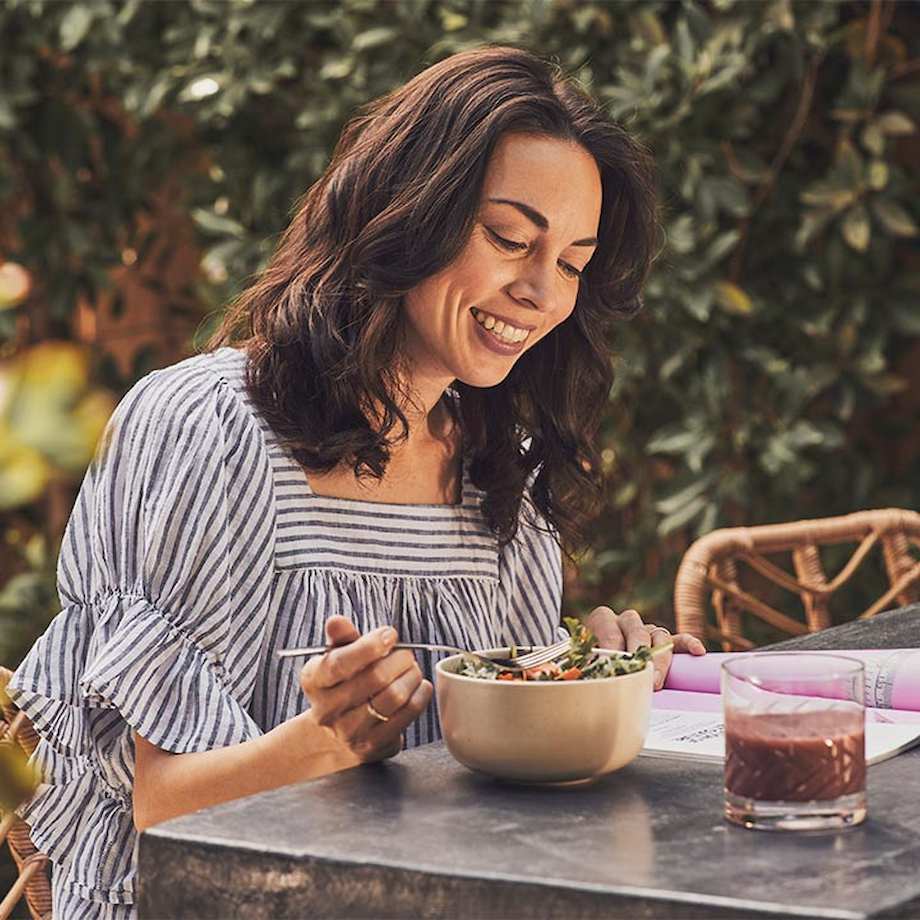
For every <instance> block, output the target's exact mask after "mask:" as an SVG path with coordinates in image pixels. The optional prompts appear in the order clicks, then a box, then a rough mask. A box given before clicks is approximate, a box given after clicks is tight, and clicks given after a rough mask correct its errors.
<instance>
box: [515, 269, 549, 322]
mask: <svg viewBox="0 0 920 920" xmlns="http://www.w3.org/2000/svg"><path fill="white" fill-rule="evenodd" d="M520 266H521V269H520V272H519V273H518V275H517V277H516V278H515V279H514V280H513V281H512V282H511V284H510V285H508V293H509V294H510V295H511V296H512V297H513V298H514V299H515V300H518V301H521V302H522V303H525V304H527V305H528V306H529V307H531V308H533V309H535V310H540V311H541V312H544V313H545V312H548V311H550V310H552V308H553V283H554V277H553V272H554V271H555V266H554V265H550V264H548V260H547V259H527V260H526V262H522V263H520Z"/></svg>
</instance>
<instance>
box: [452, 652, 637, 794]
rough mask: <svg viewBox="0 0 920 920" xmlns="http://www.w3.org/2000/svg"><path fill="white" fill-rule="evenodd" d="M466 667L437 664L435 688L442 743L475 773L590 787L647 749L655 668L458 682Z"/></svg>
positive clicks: (454, 657)
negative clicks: (590, 676)
mask: <svg viewBox="0 0 920 920" xmlns="http://www.w3.org/2000/svg"><path fill="white" fill-rule="evenodd" d="M495 651H497V652H498V653H499V654H500V653H501V649H498V650H495ZM461 661H462V657H461V656H460V655H452V656H451V657H450V658H444V659H442V660H441V661H439V662H438V665H437V668H436V671H435V683H436V692H437V699H438V710H439V712H440V717H441V728H442V730H443V733H444V741H445V742H446V744H447V748H448V750H449V751H450V752H451V754H453V755H454V757H456V759H457V760H459V761H460V763H462V764H463V765H464V766H466V767H469V768H470V769H471V770H478V771H480V772H482V773H488V774H490V775H491V776H497V777H500V778H501V779H510V780H517V781H519V782H529V783H561V782H572V781H576V780H586V779H593V778H594V777H597V776H602V775H603V774H605V773H610V772H612V771H613V770H618V769H619V768H620V767H623V766H625V765H626V764H628V763H629V762H630V761H631V760H632V759H633V758H635V757H636V756H637V755H638V753H639V751H640V750H641V748H642V745H643V744H644V743H645V736H646V734H647V732H648V722H649V713H650V711H651V707H652V683H653V680H654V670H653V668H652V666H651V664H649V665H648V667H646V669H645V670H644V671H637V672H636V673H635V674H623V675H621V676H619V677H606V678H603V679H600V680H573V681H526V682H525V681H496V680H480V679H479V678H475V677H461V676H460V675H459V674H457V673H456V670H457V668H458V667H459V666H460V663H461Z"/></svg>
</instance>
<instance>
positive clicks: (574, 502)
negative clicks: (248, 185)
mask: <svg viewBox="0 0 920 920" xmlns="http://www.w3.org/2000/svg"><path fill="white" fill-rule="evenodd" d="M507 132H529V133H535V134H540V135H544V136H548V137H553V138H559V139H562V140H566V141H572V142H575V143H577V144H580V145H581V146H582V147H583V148H584V149H585V150H587V151H588V152H589V153H590V154H591V155H592V156H593V157H594V159H595V161H596V162H597V165H598V168H599V170H600V174H601V182H602V190H603V202H602V209H601V218H600V227H599V230H598V247H597V250H596V251H595V253H594V256H593V258H592V259H591V261H590V262H589V263H588V266H587V268H586V271H585V273H584V276H583V278H582V280H581V282H580V287H579V291H578V297H577V301H576V304H575V309H574V311H573V313H572V315H571V316H570V317H569V318H568V319H567V320H566V321H565V322H563V323H561V324H560V325H559V326H557V327H556V328H555V329H554V330H553V331H552V332H551V333H550V334H548V335H547V336H546V337H545V338H543V339H541V340H540V341H539V342H537V343H536V344H535V345H534V346H533V347H532V348H531V349H529V350H528V351H525V352H524V353H523V354H522V355H521V357H520V359H519V360H518V361H517V362H516V364H515V365H514V367H513V368H512V370H511V372H510V373H509V374H508V376H507V377H506V378H505V380H503V381H502V382H501V383H500V384H498V385H497V386H494V387H490V388H488V389H480V388H477V387H473V386H468V385H466V384H464V383H462V382H461V381H457V382H456V383H455V384H454V388H455V390H456V391H457V393H458V394H459V407H460V421H461V426H462V430H463V434H464V442H465V444H464V446H465V449H466V450H467V451H468V452H469V460H470V467H469V468H470V475H471V479H472V480H473V482H474V484H475V485H476V486H477V487H478V488H480V489H482V490H483V491H484V493H485V494H484V498H483V502H482V510H483V513H484V515H485V517H486V520H487V521H488V523H489V526H490V527H491V528H492V530H493V531H494V533H495V534H496V535H497V537H498V539H499V541H500V543H502V544H504V543H506V542H507V541H509V540H511V539H512V538H513V536H514V534H515V532H516V530H517V526H518V520H519V516H520V513H521V503H522V500H523V498H524V496H525V493H529V496H530V499H531V501H532V503H533V505H534V506H535V507H536V509H537V510H538V511H539V512H540V514H541V515H542V516H543V518H544V519H545V521H546V522H547V524H548V525H549V526H550V527H551V528H553V529H554V530H556V531H557V532H558V534H559V536H560V538H561V543H562V545H563V546H564V547H565V548H566V549H567V550H575V549H577V548H579V547H580V546H582V545H583V543H584V535H585V527H586V525H587V523H588V522H589V520H590V519H591V518H592V517H593V513H592V512H593V511H595V510H596V509H597V508H598V507H599V505H600V498H601V495H602V491H603V486H604V482H603V477H602V474H601V464H600V462H599V457H598V454H597V449H596V447H595V446H594V439H595V436H596V434H597V430H598V426H599V424H600V419H601V415H602V412H603V409H604V406H605V405H606V402H607V398H608V393H609V390H610V386H611V384H612V382H613V371H612V368H611V362H610V354H609V347H608V341H607V332H608V327H609V325H610V323H611V322H612V321H614V320H616V319H625V318H630V317H632V316H633V315H634V314H635V313H636V311H637V310H638V309H639V308H640V306H641V299H640V291H641V288H642V285H643V282H644V280H645V277H646V275H647V273H648V269H649V266H650V263H651V261H652V258H653V256H654V255H655V252H656V248H657V245H658V232H659V231H658V221H657V214H656V198H655V188H654V180H653V170H652V165H651V160H650V157H649V156H648V154H647V153H646V152H645V151H644V150H643V149H642V147H641V146H640V145H639V144H638V143H637V142H636V141H635V140H634V139H633V138H632V137H630V135H629V134H628V133H627V132H626V131H624V130H623V129H622V128H621V127H619V126H618V125H617V124H615V123H614V122H612V121H611V120H610V118H609V117H608V116H606V115H605V114H604V112H603V111H602V110H601V108H600V107H599V106H598V104H597V103H596V102H594V100H592V99H591V97H590V96H588V95H587V93H585V91H584V90H582V89H581V88H580V87H579V86H578V85H577V84H576V83H575V82H574V81H573V80H572V79H570V78H568V77H567V76H566V75H565V74H564V73H563V72H562V71H561V69H560V68H559V67H558V66H557V65H555V64H553V63H551V62H548V61H545V60H542V59H541V58H539V57H537V56H535V55H533V54H531V53H530V52H527V51H523V50H520V49H516V48H509V47H494V46H493V47H483V48H479V49H477V50H473V51H465V52H462V53H459V54H455V55H453V56H451V57H449V58H447V59H446V60H443V61H441V62H440V63H437V64H435V65H433V66H432V67H429V68H428V69H427V70H424V71H423V72H422V73H420V74H418V75H417V76H416V77H414V78H413V79H412V80H410V81H409V82H408V83H407V84H405V85H404V86H401V87H399V88H398V89H396V90H394V91H392V92H391V93H389V94H387V95H386V96H383V97H382V98H380V99H377V100H375V101H374V102H371V103H370V104H368V105H367V106H365V107H363V108H362V109H361V110H360V111H359V113H358V114H357V116H356V117H355V118H353V119H352V120H351V121H350V122H349V123H348V124H347V125H346V127H345V129H344V130H343V132H342V135H341V137H340V139H339V142H338V144H337V146H336V149H335V152H334V154H333V157H332V161H331V162H330V164H329V167H328V168H327V169H326V171H325V172H324V173H323V175H322V176H321V177H320V178H319V179H318V180H317V182H316V183H315V184H314V185H313V186H312V187H311V188H310V189H309V191H308V192H307V193H306V195H305V196H304V198H303V199H302V201H301V202H300V203H299V206H298V207H297V210H296V214H295V216H294V219H293V221H292V222H291V224H290V226H289V227H288V228H287V230H286V231H285V233H284V235H283V237H282V239H281V241H280V243H279V245H278V247H277V250H276V251H275V253H274V255H273V257H272V259H271V261H270V262H269V264H268V266H267V267H266V268H265V270H264V271H263V272H262V273H261V274H260V275H259V276H258V277H257V279H256V280H255V282H254V283H253V284H252V285H251V287H249V288H248V290H246V291H245V292H244V293H243V294H242V295H241V296H240V297H239V298H238V299H237V300H236V302H235V303H234V304H233V305H232V307H231V309H230V311H229V312H228V314H227V316H226V318H225V319H224V322H223V323H222V325H221V327H220V328H219V329H218V331H217V332H216V334H215V335H214V337H213V338H212V339H211V341H210V342H209V345H208V347H209V348H216V347H218V346H221V345H227V344H241V345H243V346H245V348H246V350H247V353H248V364H247V387H248V389H249V392H250V394H251V396H252V399H253V401H254V402H255V404H256V405H257V406H258V407H259V409H260V410H261V411H262V412H263V413H264V415H265V417H266V419H267V420H268V422H269V423H270V424H271V426H272V427H273V429H274V430H275V431H276V433H277V434H278V435H279V436H280V437H281V438H282V439H283V440H284V441H285V442H286V443H287V445H288V447H289V449H290V451H291V453H292V454H293V456H294V457H295V458H296V460H297V461H298V462H299V463H300V464H302V466H303V467H305V469H306V470H307V471H310V470H317V471H322V472H326V471H328V470H330V469H332V468H333V467H335V466H337V465H338V464H340V463H348V464H350V465H351V466H352V467H353V468H354V471H355V475H356V476H365V475H371V476H374V477H377V478H379V477H381V476H383V474H384V472H385V470H386V465H387V461H388V459H389V451H390V446H391V445H392V444H393V443H395V442H396V441H397V440H398V439H399V438H402V437H405V435H406V433H407V431H408V425H407V422H406V418H405V415H404V414H403V412H402V410H401V408H400V407H401V406H404V405H405V402H404V400H405V399H406V397H407V396H408V394H407V393H405V392H404V391H403V386H404V384H403V383H402V382H401V380H400V376H399V373H398V370H397V369H398V367H399V358H400V353H401V346H402V342H403V312H402V309H401V304H402V298H403V295H405V293H406V292H407V291H409V290H410V289H411V288H412V287H414V286H415V285H417V284H419V282H421V281H423V280H424V279H425V278H427V277H429V276H431V275H433V274H435V273H436V272H439V271H440V270H442V269H443V268H444V267H445V266H447V265H448V264H450V263H451V262H452V261H453V260H454V259H455V258H456V257H457V256H458V254H459V253H460V251H461V250H462V249H463V247H464V245H465V244H466V242H467V240H468V239H469V237H470V234H471V232H472V229H473V225H474V220H475V216H476V213H477V211H478V209H479V206H480V197H481V191H482V186H483V180H484V177H485V174H486V168H487V165H488V163H489V159H490V157H491V155H492V152H493V150H494V148H495V146H496V143H497V142H498V140H499V138H500V137H501V136H502V135H504V134H505V133H507ZM371 407H375V409H376V411H370V410H371ZM397 426H399V429H398V430H397ZM394 431H395V432H396V433H395V434H394Z"/></svg>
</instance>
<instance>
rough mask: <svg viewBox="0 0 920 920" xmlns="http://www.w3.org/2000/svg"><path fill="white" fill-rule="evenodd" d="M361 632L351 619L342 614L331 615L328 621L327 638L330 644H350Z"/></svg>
mask: <svg viewBox="0 0 920 920" xmlns="http://www.w3.org/2000/svg"><path fill="white" fill-rule="evenodd" d="M359 635H360V633H359V632H358V628H357V627H356V626H355V624H354V623H352V622H351V620H349V619H346V618H345V617H340V616H331V617H329V619H328V620H327V621H326V639H327V640H328V642H329V644H330V645H334V646H339V645H348V643H349V642H354V641H355V639H357V638H358V636H359Z"/></svg>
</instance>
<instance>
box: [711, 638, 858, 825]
mask: <svg viewBox="0 0 920 920" xmlns="http://www.w3.org/2000/svg"><path fill="white" fill-rule="evenodd" d="M864 687H865V677H864V673H863V664H862V662H861V661H857V660H855V659H852V658H846V657H844V656H842V655H823V654H822V655H814V654H808V653H805V652H793V653H789V652H761V653H755V654H751V655H743V656H738V657H737V658H731V659H729V660H728V661H726V662H725V663H724V664H723V665H722V705H723V707H724V710H725V817H726V819H728V820H729V821H732V822H734V823H736V824H741V825H743V826H744V827H749V828H756V829H763V830H827V829H830V828H842V827H848V826H851V825H855V824H859V823H860V822H862V821H863V820H865V817H866V752H865V724H866V712H865V706H864V701H863V694H864Z"/></svg>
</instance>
